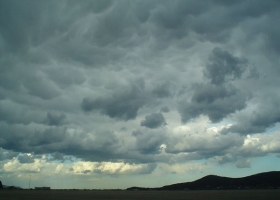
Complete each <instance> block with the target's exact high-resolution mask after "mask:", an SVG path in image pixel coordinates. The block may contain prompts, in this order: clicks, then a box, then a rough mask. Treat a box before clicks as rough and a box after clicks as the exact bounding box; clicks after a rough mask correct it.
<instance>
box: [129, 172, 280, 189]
mask: <svg viewBox="0 0 280 200" xmlns="http://www.w3.org/2000/svg"><path fill="white" fill-rule="evenodd" d="M279 187H280V172H278V171H273V172H265V173H260V174H255V175H251V176H247V177H242V178H228V177H221V176H216V175H209V176H205V177H203V178H201V179H198V180H196V181H193V182H186V183H177V184H172V185H167V186H163V187H160V188H139V187H132V188H128V189H129V190H136V189H137V190H150V189H154V190H185V189H189V190H207V189H247V188H248V189H249V188H256V189H261V188H279Z"/></svg>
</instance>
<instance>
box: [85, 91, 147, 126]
mask: <svg viewBox="0 0 280 200" xmlns="http://www.w3.org/2000/svg"><path fill="white" fill-rule="evenodd" d="M148 100H149V97H147V94H146V93H145V91H144V88H142V87H141V86H140V87H139V86H132V87H130V88H128V89H127V90H124V91H121V92H116V93H113V94H112V95H111V96H108V97H99V98H96V99H90V98H84V99H83V102H82V109H83V110H84V111H86V112H89V111H93V110H99V111H100V112H101V113H102V114H105V115H108V116H109V117H111V118H116V119H121V120H126V121H127V120H132V119H135V118H136V116H137V112H138V110H139V109H140V108H141V107H143V106H144V105H145V104H146V103H147V102H148Z"/></svg>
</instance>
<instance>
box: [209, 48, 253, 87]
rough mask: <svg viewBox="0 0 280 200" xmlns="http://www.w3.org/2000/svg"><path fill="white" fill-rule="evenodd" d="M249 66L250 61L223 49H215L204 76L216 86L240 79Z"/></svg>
mask: <svg viewBox="0 0 280 200" xmlns="http://www.w3.org/2000/svg"><path fill="white" fill-rule="evenodd" d="M247 66H248V60H247V59H245V58H238V57H235V56H233V55H231V54H230V53H229V52H227V51H223V50H222V49H221V48H218V47H216V48H214V49H213V50H212V54H211V55H210V57H209V61H208V63H207V65H206V68H205V70H204V75H205V76H206V77H207V78H209V79H210V82H211V83H212V84H215V85H220V84H223V83H226V82H228V81H231V80H234V79H237V78H240V77H241V75H242V74H243V73H244V71H245V70H246V68H247Z"/></svg>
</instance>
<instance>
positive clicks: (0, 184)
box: [0, 181, 3, 189]
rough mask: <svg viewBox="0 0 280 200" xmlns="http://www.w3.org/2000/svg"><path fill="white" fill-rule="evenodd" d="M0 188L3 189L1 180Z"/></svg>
mask: <svg viewBox="0 0 280 200" xmlns="http://www.w3.org/2000/svg"><path fill="white" fill-rule="evenodd" d="M0 189H3V185H2V182H1V181H0Z"/></svg>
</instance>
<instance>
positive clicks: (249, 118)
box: [222, 97, 280, 134]
mask: <svg viewBox="0 0 280 200" xmlns="http://www.w3.org/2000/svg"><path fill="white" fill-rule="evenodd" d="M276 99H277V97H274V100H273V101H270V103H269V104H267V105H262V106H260V108H258V109H257V110H256V111H254V112H253V113H247V114H245V115H244V116H242V117H240V118H239V119H238V123H237V124H234V125H233V126H231V127H229V128H225V129H223V130H222V133H228V132H233V133H240V134H250V133H263V132H265V131H266V129H267V128H270V127H272V126H274V125H275V124H276V123H278V122H280V110H279V101H277V100H276Z"/></svg>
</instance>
